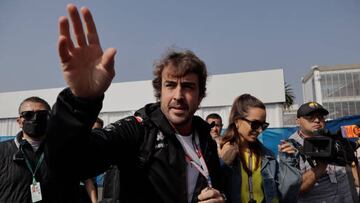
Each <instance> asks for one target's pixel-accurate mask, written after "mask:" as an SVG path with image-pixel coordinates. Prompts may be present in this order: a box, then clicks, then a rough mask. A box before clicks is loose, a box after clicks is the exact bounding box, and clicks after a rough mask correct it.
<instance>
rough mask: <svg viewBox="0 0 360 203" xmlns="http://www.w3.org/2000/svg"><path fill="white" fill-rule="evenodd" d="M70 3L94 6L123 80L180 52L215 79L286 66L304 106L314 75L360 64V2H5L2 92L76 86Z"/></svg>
mask: <svg viewBox="0 0 360 203" xmlns="http://www.w3.org/2000/svg"><path fill="white" fill-rule="evenodd" d="M70 2H73V3H75V4H76V5H77V6H78V8H80V7H82V6H87V7H89V8H90V10H91V12H92V14H93V17H94V20H95V23H96V25H97V29H98V33H99V36H100V40H101V43H102V47H103V49H105V48H108V47H114V48H116V49H117V55H116V58H115V60H116V65H115V68H116V76H115V78H114V80H113V82H125V81H137V80H150V79H152V77H153V76H152V70H153V64H154V62H155V60H157V59H159V58H160V57H161V56H162V54H163V53H164V52H165V51H166V50H167V49H168V48H169V47H173V46H175V47H178V48H184V49H190V50H192V51H194V52H195V53H196V54H197V55H198V56H199V57H200V58H201V59H203V60H204V61H205V63H206V65H207V67H208V72H209V74H210V75H214V74H228V73H239V72H248V71H259V70H269V69H279V68H281V69H283V70H284V78H285V82H286V83H288V84H290V86H291V87H292V89H293V91H294V94H295V96H296V102H297V103H301V102H302V101H303V100H302V87H301V77H303V76H305V75H306V74H307V73H309V71H310V67H312V66H314V65H337V64H357V63H360V1H357V0H341V1H339V0H298V1H289V0H271V1H266V0H263V1H260V0H251V1H250V0H247V1H245V0H228V1H219V0H193V1H190V0H183V1H180V0H179V1H176V0H168V1H165V0H147V1H146V0H138V1H134V0H127V1H122V0H103V1H85V0H83V1H65V0H57V1H48V0H34V1H25V0H22V1H20V0H2V1H0V70H1V72H0V92H9V91H23V90H33V89H46V88H59V87H64V86H66V84H65V82H64V80H63V76H62V73H61V69H60V61H59V57H58V53H57V38H58V18H59V17H60V16H62V15H67V12H66V4H68V3H70ZM254 82H256V81H254ZM247 85H251V84H247Z"/></svg>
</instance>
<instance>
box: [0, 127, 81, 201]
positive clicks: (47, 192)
mask: <svg viewBox="0 0 360 203" xmlns="http://www.w3.org/2000/svg"><path fill="white" fill-rule="evenodd" d="M16 139H17V143H18V145H17V144H16V143H15V140H8V141H5V142H0V203H3V202H6V203H8V202H12V203H17V202H19V203H27V202H32V201H31V193H30V184H31V183H32V174H31V172H30V170H29V169H28V167H27V165H26V163H25V159H24V154H23V153H22V152H21V151H20V147H21V148H22V149H23V151H24V153H25V154H26V157H28V159H29V162H30V164H31V165H32V167H33V169H34V168H35V163H37V162H38V160H39V158H40V155H41V153H42V152H43V151H44V146H43V144H41V145H40V147H39V149H38V150H37V151H36V152H34V151H33V149H32V147H31V145H30V144H29V143H28V142H27V141H26V140H23V139H22V132H20V133H18V134H17V136H16ZM18 146H19V147H18ZM35 179H36V181H37V182H40V187H41V192H42V199H43V201H41V202H67V200H68V199H66V197H63V196H62V194H64V193H66V194H69V193H70V194H71V192H74V189H73V188H70V186H69V185H68V182H64V181H62V180H57V179H56V178H55V177H53V176H52V173H51V172H50V171H49V170H48V167H47V164H46V162H45V161H43V162H42V163H41V165H40V168H39V169H38V171H37V172H36V174H35ZM76 194H77V192H74V193H73V195H74V196H76Z"/></svg>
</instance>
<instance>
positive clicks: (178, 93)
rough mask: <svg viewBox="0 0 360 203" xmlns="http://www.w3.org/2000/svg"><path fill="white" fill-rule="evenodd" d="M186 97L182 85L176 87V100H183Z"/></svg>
mask: <svg viewBox="0 0 360 203" xmlns="http://www.w3.org/2000/svg"><path fill="white" fill-rule="evenodd" d="M183 98H184V94H183V90H182V88H181V86H180V85H179V86H178V87H177V88H176V89H175V93H174V99H175V100H181V99H183Z"/></svg>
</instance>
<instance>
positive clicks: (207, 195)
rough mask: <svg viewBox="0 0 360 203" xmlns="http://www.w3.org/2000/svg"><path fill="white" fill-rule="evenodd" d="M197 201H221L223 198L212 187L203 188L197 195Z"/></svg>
mask: <svg viewBox="0 0 360 203" xmlns="http://www.w3.org/2000/svg"><path fill="white" fill-rule="evenodd" d="M198 200H199V202H205V201H206V200H208V201H209V202H223V198H222V196H221V193H220V192H219V191H218V190H216V189H214V188H205V189H203V190H202V191H201V193H200V194H199V195H198Z"/></svg>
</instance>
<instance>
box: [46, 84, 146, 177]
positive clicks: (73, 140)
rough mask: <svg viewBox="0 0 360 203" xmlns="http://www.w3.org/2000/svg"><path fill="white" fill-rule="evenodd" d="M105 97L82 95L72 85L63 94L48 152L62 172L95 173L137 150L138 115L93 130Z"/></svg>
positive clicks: (56, 107) (53, 165)
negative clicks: (91, 97) (76, 94)
mask: <svg viewBox="0 0 360 203" xmlns="http://www.w3.org/2000/svg"><path fill="white" fill-rule="evenodd" d="M102 100H103V97H99V98H95V99H92V100H87V99H82V98H78V97H75V96H74V95H72V93H71V91H70V90H69V89H65V90H64V91H62V92H61V93H60V94H59V96H58V98H57V101H56V103H55V105H54V106H53V109H52V114H51V119H50V122H49V126H48V131H47V138H46V154H45V158H46V161H47V162H48V164H49V167H50V168H51V169H52V170H54V171H56V172H57V173H58V174H65V175H66V176H67V177H69V176H71V177H72V178H78V179H80V180H81V179H84V178H89V177H93V176H95V175H97V174H100V173H102V172H104V171H105V170H106V169H107V168H108V167H109V166H110V165H111V164H114V163H119V162H121V160H122V159H124V158H125V157H126V156H125V155H127V156H129V154H134V153H131V152H132V151H134V150H135V151H136V143H137V140H138V137H139V134H140V133H139V132H140V126H141V125H140V124H138V123H137V122H136V119H134V118H131V117H128V118H125V119H122V120H119V121H117V122H115V123H112V124H110V125H109V126H107V127H106V128H104V129H101V130H91V127H92V125H93V123H94V122H95V120H96V118H97V116H98V114H99V112H100V110H101V108H102ZM126 158H128V157H126Z"/></svg>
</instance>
